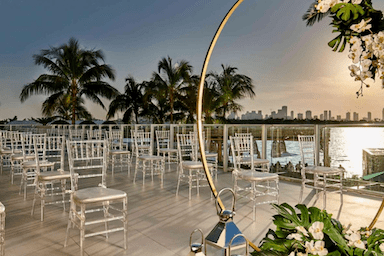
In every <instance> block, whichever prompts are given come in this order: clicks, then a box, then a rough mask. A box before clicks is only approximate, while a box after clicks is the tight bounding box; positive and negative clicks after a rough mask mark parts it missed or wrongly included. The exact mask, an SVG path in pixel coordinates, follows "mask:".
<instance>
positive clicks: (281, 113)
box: [228, 106, 384, 122]
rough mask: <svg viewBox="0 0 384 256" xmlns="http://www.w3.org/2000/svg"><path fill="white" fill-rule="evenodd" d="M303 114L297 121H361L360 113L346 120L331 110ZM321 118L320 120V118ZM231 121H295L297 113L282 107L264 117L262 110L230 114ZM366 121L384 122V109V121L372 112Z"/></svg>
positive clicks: (347, 115)
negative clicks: (317, 113)
mask: <svg viewBox="0 0 384 256" xmlns="http://www.w3.org/2000/svg"><path fill="white" fill-rule="evenodd" d="M304 113H305V114H303V113H297V116H296V118H297V119H308V120H311V119H320V120H322V121H328V120H337V121H360V119H359V113H358V112H353V114H352V113H351V112H349V111H348V112H346V113H345V119H342V118H341V115H336V116H332V111H331V110H324V111H323V113H321V114H320V115H312V111H311V110H306V111H305V112H304ZM318 117H319V118H318ZM228 118H229V119H240V120H253V119H259V120H260V119H261V120H263V119H269V118H272V119H287V120H294V119H295V112H294V111H293V110H291V111H290V115H288V107H287V106H282V107H281V109H278V110H277V111H271V114H270V115H268V114H266V115H264V116H263V114H262V111H261V110H258V111H257V112H256V111H251V112H250V111H247V112H246V113H245V114H242V115H241V116H240V117H239V116H236V114H235V113H233V112H232V113H230V114H229V115H228ZM362 119H363V120H365V121H368V122H371V121H373V120H374V121H376V122H377V121H384V108H383V110H382V119H379V118H373V117H372V112H370V111H368V112H367V117H363V118H362Z"/></svg>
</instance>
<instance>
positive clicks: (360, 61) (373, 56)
mask: <svg viewBox="0 0 384 256" xmlns="http://www.w3.org/2000/svg"><path fill="white" fill-rule="evenodd" d="M349 42H350V44H351V47H350V54H349V55H348V57H349V58H350V59H351V60H352V62H353V64H352V65H350V66H349V67H348V68H349V70H350V71H351V76H352V77H354V78H355V81H362V82H363V81H364V80H365V79H367V78H371V77H372V76H373V74H372V72H371V71H370V68H371V67H374V68H377V72H379V74H381V76H380V79H382V80H383V78H384V76H383V74H384V33H383V32H382V31H380V32H379V33H377V34H369V35H366V36H362V37H357V36H355V37H352V38H351V39H350V40H349Z"/></svg>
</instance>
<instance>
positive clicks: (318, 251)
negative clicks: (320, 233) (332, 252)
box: [313, 241, 328, 255]
mask: <svg viewBox="0 0 384 256" xmlns="http://www.w3.org/2000/svg"><path fill="white" fill-rule="evenodd" d="M324 246H325V242H324V241H316V242H315V245H314V248H313V249H314V251H313V254H315V255H327V254H328V250H327V248H325V247H324Z"/></svg>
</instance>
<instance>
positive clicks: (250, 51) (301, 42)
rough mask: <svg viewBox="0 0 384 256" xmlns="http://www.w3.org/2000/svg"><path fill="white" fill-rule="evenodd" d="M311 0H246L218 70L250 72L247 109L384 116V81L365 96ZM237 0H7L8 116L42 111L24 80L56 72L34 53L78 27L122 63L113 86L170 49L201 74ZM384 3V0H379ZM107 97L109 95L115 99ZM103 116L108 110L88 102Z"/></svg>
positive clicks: (0, 84)
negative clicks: (26, 93) (309, 19)
mask: <svg viewBox="0 0 384 256" xmlns="http://www.w3.org/2000/svg"><path fill="white" fill-rule="evenodd" d="M312 2H313V1H312V0H289V1H287V0H268V1H267V0H259V1H255V0H245V1H244V2H243V3H242V4H241V5H240V7H239V8H238V9H237V10H236V11H235V13H234V14H233V15H232V17H231V18H230V20H229V22H228V23H227V25H226V27H225V28H224V30H223V32H222V34H221V37H220V38H219V40H218V43H217V45H216V48H215V50H214V52H213V55H212V59H211V62H210V65H209V70H214V71H220V65H221V64H226V65H231V66H235V67H237V68H238V71H239V73H242V74H245V75H248V76H250V77H251V78H252V79H253V81H254V84H255V92H256V97H255V98H253V99H246V100H243V101H242V102H241V104H242V105H243V106H244V109H243V111H242V112H241V113H244V112H245V111H252V110H256V111H258V110H262V112H263V114H264V115H265V114H270V112H271V111H277V109H279V108H281V106H283V105H286V106H288V111H289V112H290V111H291V110H293V111H294V112H295V115H297V113H305V111H306V110H308V109H309V110H312V114H313V115H319V114H320V113H322V112H323V111H324V110H331V111H332V115H333V116H336V115H341V116H342V118H345V113H346V112H347V111H349V112H359V114H360V115H359V117H360V118H363V117H365V116H367V112H368V111H370V112H372V117H373V118H375V117H377V118H381V117H382V110H383V108H384V102H383V99H384V89H381V87H382V86H381V82H380V81H377V82H376V83H373V82H370V84H371V88H369V89H365V90H364V96H363V97H360V98H358V99H357V98H356V91H357V90H358V88H359V86H360V84H359V83H357V82H354V80H353V78H351V77H350V75H349V70H348V65H350V63H351V62H350V60H349V59H348V58H347V55H348V49H347V50H346V51H345V52H344V53H334V52H332V50H331V48H329V47H328V45H327V43H328V41H330V40H331V39H333V38H334V37H335V36H336V35H337V34H332V33H331V32H332V28H331V27H330V26H329V25H328V24H329V23H330V21H331V20H330V19H329V18H327V19H324V20H323V21H322V22H320V23H317V24H315V25H314V26H313V27H306V25H305V22H304V21H302V18H301V17H302V15H303V14H304V13H305V11H306V10H307V9H308V7H309V6H310V4H311V3H312ZM234 3H235V1H223V0H197V1H196V0H190V1H176V0H162V1H155V0H140V1H132V0H130V1H126V0H119V1H117V0H109V1H104V0H93V1H85V0H76V1H73V0H67V1H57V0H52V1H45V0H30V1H22V0H0V24H1V31H2V36H1V38H2V39H1V40H0V46H1V47H0V104H1V105H0V119H5V118H10V117H13V116H15V115H16V116H18V118H19V119H23V118H29V117H40V116H41V103H42V101H43V100H44V99H45V98H46V96H44V95H40V96H32V97H30V98H29V99H28V100H27V101H26V102H24V103H20V100H19V94H20V92H21V89H22V87H23V86H24V85H25V84H27V83H30V82H32V81H33V80H34V79H36V78H37V77H38V76H39V75H40V74H42V73H44V72H47V71H46V70H44V69H43V67H40V66H36V65H34V63H33V59H32V55H33V54H38V53H39V52H40V50H41V49H48V48H49V47H50V46H59V45H61V44H63V43H67V42H68V40H69V38H70V37H75V38H76V39H78V40H79V43H80V44H81V45H82V46H83V47H85V48H87V49H101V50H102V51H103V52H104V54H105V56H106V63H107V64H109V65H111V66H112V67H113V68H114V69H115V71H116V80H115V81H114V82H111V84H112V85H113V86H115V87H116V88H117V89H119V90H120V91H121V92H122V91H123V88H124V85H125V78H126V77H127V76H128V75H132V76H133V77H134V78H135V79H136V80H137V81H138V82H141V81H143V80H149V79H150V78H151V74H152V72H153V71H156V70H157V63H158V62H159V60H160V59H161V58H162V57H166V56H170V57H171V58H172V59H173V60H174V61H178V60H187V61H189V62H190V64H191V65H192V66H193V68H194V70H193V72H194V74H200V72H201V67H202V64H203V61H204V57H205V54H206V51H207V49H208V46H209V44H210V41H211V39H212V37H213V35H214V33H215V31H216V29H217V27H218V26H219V24H220V22H221V20H222V19H223V17H224V15H225V14H226V13H227V11H228V10H229V9H230V7H231V6H232V5H233V4H234ZM373 7H374V8H375V9H379V10H384V0H373ZM105 103H106V105H107V106H108V105H109V103H108V102H107V101H106V102H105ZM87 106H88V108H89V110H90V111H91V113H92V114H93V115H94V117H96V118H100V119H105V115H106V111H105V110H103V109H102V108H101V107H99V106H95V105H92V104H87Z"/></svg>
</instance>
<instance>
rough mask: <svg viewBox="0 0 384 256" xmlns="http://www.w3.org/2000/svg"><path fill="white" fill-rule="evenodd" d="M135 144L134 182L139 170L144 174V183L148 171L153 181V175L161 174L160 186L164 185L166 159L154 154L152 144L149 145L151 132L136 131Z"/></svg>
mask: <svg viewBox="0 0 384 256" xmlns="http://www.w3.org/2000/svg"><path fill="white" fill-rule="evenodd" d="M133 138H134V139H133V140H134V144H135V151H136V153H135V155H136V163H135V174H134V176H133V183H135V182H136V176H137V172H138V171H141V172H142V174H143V185H144V183H145V175H146V173H148V172H149V173H150V175H151V178H152V181H153V175H155V174H156V175H159V176H160V182H161V184H160V186H161V187H163V182H164V171H165V160H164V157H163V156H157V155H153V154H152V150H151V145H150V146H149V148H148V147H147V143H146V142H148V138H150V132H136V133H134V136H133Z"/></svg>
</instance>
